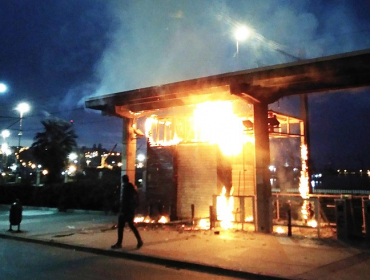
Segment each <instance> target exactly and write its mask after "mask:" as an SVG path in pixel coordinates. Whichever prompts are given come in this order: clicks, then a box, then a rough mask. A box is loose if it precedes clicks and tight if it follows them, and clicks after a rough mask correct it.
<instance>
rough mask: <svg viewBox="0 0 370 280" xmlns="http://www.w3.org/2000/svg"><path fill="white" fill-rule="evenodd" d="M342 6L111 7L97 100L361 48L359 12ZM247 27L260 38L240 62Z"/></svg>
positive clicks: (170, 0)
mask: <svg viewBox="0 0 370 280" xmlns="http://www.w3.org/2000/svg"><path fill="white" fill-rule="evenodd" d="M296 2H299V3H296ZM336 2H337V3H336V5H329V4H324V3H321V1H279V2H277V1H273V0H263V1H226V0H217V1H188V0H176V1H175V0H158V1H146V0H135V1H133V0H132V1H114V0H111V1H108V2H107V3H109V5H110V6H109V7H110V9H109V11H110V13H111V16H112V17H113V19H114V20H113V22H114V27H113V28H112V29H111V33H110V35H109V36H108V37H109V43H108V47H107V48H106V50H105V52H104V53H103V55H102V57H101V59H100V61H99V62H98V64H97V71H96V74H97V76H98V78H99V80H100V84H99V87H98V88H97V90H96V92H95V94H94V95H101V94H108V93H114V92H119V91H125V90H129V89H135V88H142V87H147V86H153V85H159V84H165V83H169V82H175V81H180V80H186V79H191V78H198V77H203V76H209V75H214V74H220V73H225V72H230V71H235V70H238V69H248V68H254V67H260V66H265V65H272V64H278V63H283V62H288V61H292V56H297V57H301V58H313V57H319V56H323V55H329V54H333V53H339V52H346V51H352V50H355V49H356V48H357V49H359V48H361V47H362V46H363V40H356V39H354V38H352V37H353V35H354V33H353V31H354V30H358V28H357V27H358V24H359V23H358V20H356V18H355V15H354V12H353V9H352V8H351V7H350V6H349V4H348V3H347V2H346V1H336ZM324 5H326V7H324ZM324 8H327V10H325V11H324ZM240 24H245V25H247V26H249V27H250V28H252V29H253V30H254V33H253V36H252V37H251V38H249V39H248V40H247V41H245V42H240V50H239V56H238V57H236V56H235V52H236V41H235V39H234V38H233V29H235V27H236V26H237V25H240ZM289 55H291V56H289Z"/></svg>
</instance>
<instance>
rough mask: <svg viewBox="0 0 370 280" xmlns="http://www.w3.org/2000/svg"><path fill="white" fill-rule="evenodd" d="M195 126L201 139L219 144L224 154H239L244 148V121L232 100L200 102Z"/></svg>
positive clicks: (196, 111) (195, 112) (195, 111)
mask: <svg viewBox="0 0 370 280" xmlns="http://www.w3.org/2000/svg"><path fill="white" fill-rule="evenodd" d="M194 126H195V131H196V133H197V136H198V138H199V140H200V141H208V142H210V143H215V144H218V146H219V147H220V149H221V151H222V152H223V154H224V155H238V154H240V153H241V151H242V149H243V130H244V126H243V121H242V119H241V118H238V117H237V116H236V115H235V114H234V112H233V107H232V102H230V101H215V102H205V103H201V104H198V105H197V106H196V109H195V110H194Z"/></svg>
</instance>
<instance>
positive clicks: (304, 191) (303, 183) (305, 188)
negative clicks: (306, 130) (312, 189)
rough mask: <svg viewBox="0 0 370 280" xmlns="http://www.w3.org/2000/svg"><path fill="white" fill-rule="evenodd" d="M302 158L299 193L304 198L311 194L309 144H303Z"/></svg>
mask: <svg viewBox="0 0 370 280" xmlns="http://www.w3.org/2000/svg"><path fill="white" fill-rule="evenodd" d="M301 160H302V170H301V177H300V178H299V193H300V194H301V197H302V198H303V199H307V198H308V196H309V180H308V166H307V160H308V150H307V145H302V146H301Z"/></svg>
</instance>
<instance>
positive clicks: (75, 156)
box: [68, 153, 77, 161]
mask: <svg viewBox="0 0 370 280" xmlns="http://www.w3.org/2000/svg"><path fill="white" fill-rule="evenodd" d="M68 159H69V160H72V161H73V160H75V159H77V154H76V153H70V154H69V155H68Z"/></svg>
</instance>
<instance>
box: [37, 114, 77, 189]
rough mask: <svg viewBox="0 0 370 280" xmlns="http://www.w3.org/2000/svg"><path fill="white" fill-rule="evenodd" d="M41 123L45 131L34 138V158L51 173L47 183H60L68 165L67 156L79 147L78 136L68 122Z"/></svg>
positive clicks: (52, 121)
mask: <svg viewBox="0 0 370 280" xmlns="http://www.w3.org/2000/svg"><path fill="white" fill-rule="evenodd" d="M41 123H42V124H43V126H44V131H43V132H38V133H37V134H36V136H35V137H34V141H35V142H34V143H33V144H32V148H33V149H34V156H35V158H36V159H37V160H38V162H39V163H41V164H42V166H43V167H44V168H46V169H47V170H48V171H49V173H48V175H47V182H48V183H55V182H60V181H61V180H62V171H63V170H64V169H65V167H66V165H67V156H68V154H69V153H70V152H72V151H73V149H74V148H75V147H77V143H76V139H77V135H76V134H75V132H74V129H73V126H72V125H71V124H70V123H69V122H66V121H63V120H59V119H53V120H46V121H41Z"/></svg>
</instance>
